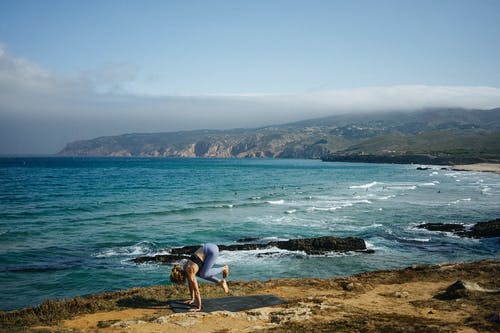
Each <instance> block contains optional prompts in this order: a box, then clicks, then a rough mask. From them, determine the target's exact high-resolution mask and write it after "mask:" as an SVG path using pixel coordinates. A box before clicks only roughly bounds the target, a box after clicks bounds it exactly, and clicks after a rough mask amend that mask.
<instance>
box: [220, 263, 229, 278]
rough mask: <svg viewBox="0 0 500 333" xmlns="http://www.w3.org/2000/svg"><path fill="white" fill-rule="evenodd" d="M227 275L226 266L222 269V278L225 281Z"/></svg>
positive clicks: (227, 267) (227, 269)
mask: <svg viewBox="0 0 500 333" xmlns="http://www.w3.org/2000/svg"><path fill="white" fill-rule="evenodd" d="M228 275H229V266H228V265H226V266H224V267H222V277H223V278H224V279H225V278H227V276H228Z"/></svg>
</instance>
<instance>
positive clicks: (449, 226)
mask: <svg viewBox="0 0 500 333" xmlns="http://www.w3.org/2000/svg"><path fill="white" fill-rule="evenodd" d="M417 228H420V229H427V230H430V231H444V232H453V233H455V234H456V235H458V236H461V237H471V238H491V237H500V219H496V220H491V221H488V222H479V223H476V224H475V225H474V226H473V227H472V228H471V229H470V230H466V228H465V226H463V225H462V224H458V223H424V224H421V225H419V226H417Z"/></svg>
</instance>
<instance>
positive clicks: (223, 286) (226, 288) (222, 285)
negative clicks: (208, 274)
mask: <svg viewBox="0 0 500 333" xmlns="http://www.w3.org/2000/svg"><path fill="white" fill-rule="evenodd" d="M218 285H219V286H221V287H222V289H224V292H225V293H226V294H227V293H228V292H229V287H228V286H227V282H226V280H225V279H223V280H220V281H219V283H218Z"/></svg>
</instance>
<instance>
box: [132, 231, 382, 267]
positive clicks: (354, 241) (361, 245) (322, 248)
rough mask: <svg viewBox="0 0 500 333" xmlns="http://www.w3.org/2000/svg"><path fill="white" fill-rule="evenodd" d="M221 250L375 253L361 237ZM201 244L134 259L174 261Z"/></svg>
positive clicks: (231, 246)
mask: <svg viewBox="0 0 500 333" xmlns="http://www.w3.org/2000/svg"><path fill="white" fill-rule="evenodd" d="M218 246H219V250H221V251H249V250H258V249H266V248H270V247H273V246H274V247H277V248H280V249H284V250H289V251H304V252H305V253H307V254H309V255H311V254H313V255H322V254H326V253H329V252H349V251H357V252H364V253H373V252H374V251H373V250H367V249H366V244H365V241H364V240H363V239H361V238H355V237H347V238H338V237H331V236H325V237H318V238H300V239H290V240H287V241H273V242H269V243H266V244H253V243H250V244H233V245H218ZM199 248H200V247H199V246H184V247H179V248H173V249H172V250H171V251H170V252H171V253H170V254H161V255H156V256H144V257H137V258H135V259H133V260H132V261H133V262H135V263H144V262H148V261H153V262H160V263H173V262H178V261H180V260H182V259H187V258H189V256H190V255H191V254H192V253H194V252H196V250H197V249H199Z"/></svg>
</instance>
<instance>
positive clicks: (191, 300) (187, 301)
mask: <svg viewBox="0 0 500 333" xmlns="http://www.w3.org/2000/svg"><path fill="white" fill-rule="evenodd" d="M182 303H184V304H193V303H194V299H188V300H185V301H184V302H182Z"/></svg>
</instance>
